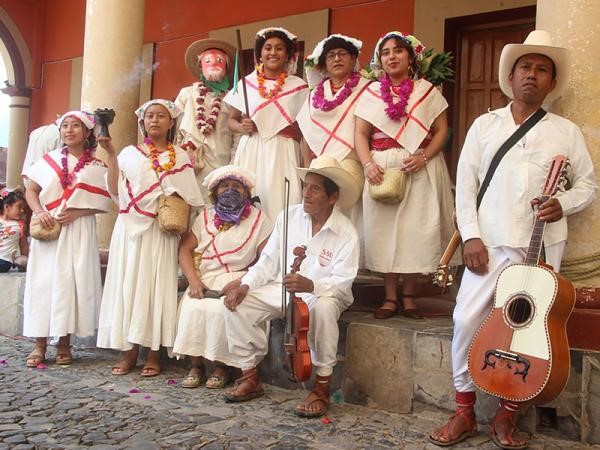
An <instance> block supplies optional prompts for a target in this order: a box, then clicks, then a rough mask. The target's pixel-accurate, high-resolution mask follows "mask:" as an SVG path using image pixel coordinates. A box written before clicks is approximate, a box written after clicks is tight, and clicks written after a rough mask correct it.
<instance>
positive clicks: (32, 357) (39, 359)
mask: <svg viewBox="0 0 600 450" xmlns="http://www.w3.org/2000/svg"><path fill="white" fill-rule="evenodd" d="M45 359H46V346H45V345H39V344H35V346H34V347H33V350H31V353H29V355H27V361H26V362H25V364H26V365H27V367H34V368H35V367H37V366H38V365H40V364H42V363H43V362H44V361H45Z"/></svg>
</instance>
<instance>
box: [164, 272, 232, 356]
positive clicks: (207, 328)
mask: <svg viewBox="0 0 600 450" xmlns="http://www.w3.org/2000/svg"><path fill="white" fill-rule="evenodd" d="M243 273H244V272H230V273H223V274H221V275H219V276H217V277H216V278H213V279H211V280H202V282H203V283H204V284H205V286H206V287H207V288H209V289H214V290H217V291H218V290H221V289H222V288H223V287H224V286H225V285H226V284H227V283H229V282H230V281H231V280H235V279H236V278H239V277H241V276H242V275H243ZM224 314H225V305H224V304H223V299H222V298H220V299H219V298H203V299H198V298H191V297H189V296H188V292H187V291H186V292H185V294H184V295H183V297H182V299H181V302H180V303H179V312H178V321H177V337H176V338H175V344H174V345H173V355H175V356H177V357H182V356H185V355H189V356H203V357H204V358H206V359H208V360H210V361H219V362H222V363H223V364H227V365H228V366H236V363H235V360H234V357H233V355H231V353H229V348H228V346H227V335H226V333H225V331H226V330H225V316H224Z"/></svg>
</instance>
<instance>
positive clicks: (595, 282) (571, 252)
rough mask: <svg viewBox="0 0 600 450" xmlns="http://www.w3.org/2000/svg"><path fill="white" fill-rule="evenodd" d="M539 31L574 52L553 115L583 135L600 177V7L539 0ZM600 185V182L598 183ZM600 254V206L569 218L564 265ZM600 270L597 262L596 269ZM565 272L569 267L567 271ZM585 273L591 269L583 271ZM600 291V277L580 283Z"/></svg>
mask: <svg viewBox="0 0 600 450" xmlns="http://www.w3.org/2000/svg"><path fill="white" fill-rule="evenodd" d="M536 28H538V29H541V30H548V31H550V33H552V37H553V39H554V43H555V44H556V45H560V46H562V47H566V48H568V49H569V50H571V57H572V62H571V68H570V70H571V72H570V73H569V85H568V88H567V90H566V91H565V93H564V94H563V96H562V97H561V98H560V99H559V100H557V101H556V102H555V103H554V105H553V106H552V108H551V110H552V112H555V113H556V114H559V115H561V116H563V117H566V118H567V119H569V120H571V121H573V122H575V123H576V124H577V125H578V126H579V127H580V128H581V130H582V132H583V135H584V137H585V141H586V143H587V146H588V149H589V151H590V154H591V155H592V160H593V161H594V166H595V168H596V175H597V176H598V175H599V174H600V134H599V133H598V130H600V58H598V48H600V2H597V1H593V0H538V2H537V17H536ZM599 179H600V177H599ZM599 251H600V202H598V201H596V202H594V203H593V204H592V205H591V206H590V207H589V208H587V209H586V210H585V211H583V212H581V213H579V214H575V215H574V216H572V217H570V218H569V245H568V246H567V251H566V254H565V257H564V261H567V262H568V261H569V260H573V259H574V258H580V257H585V256H588V255H591V254H593V253H597V252H599ZM595 264H596V265H598V262H597V261H596V263H595ZM565 268H566V267H565ZM578 268H580V269H581V270H585V269H586V268H588V269H589V268H590V266H589V265H588V266H579V267H578ZM576 284H577V285H578V286H594V287H599V286H600V276H599V275H596V276H594V277H592V278H588V279H585V280H582V281H580V282H577V283H576Z"/></svg>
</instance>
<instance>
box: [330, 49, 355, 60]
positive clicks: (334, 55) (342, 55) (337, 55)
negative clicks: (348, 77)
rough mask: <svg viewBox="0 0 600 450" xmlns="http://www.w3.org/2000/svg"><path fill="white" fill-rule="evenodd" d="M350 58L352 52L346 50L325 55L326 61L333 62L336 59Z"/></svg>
mask: <svg viewBox="0 0 600 450" xmlns="http://www.w3.org/2000/svg"><path fill="white" fill-rule="evenodd" d="M348 56H350V52H348V51H346V50H339V51H337V52H334V51H331V52H327V54H326V55H325V59H327V61H333V60H335V59H336V58H340V59H344V58H346V57H348Z"/></svg>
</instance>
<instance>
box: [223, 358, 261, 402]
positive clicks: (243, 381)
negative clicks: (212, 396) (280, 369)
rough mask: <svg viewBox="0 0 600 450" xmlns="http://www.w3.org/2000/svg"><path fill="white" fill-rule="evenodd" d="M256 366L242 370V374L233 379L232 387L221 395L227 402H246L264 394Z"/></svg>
mask: <svg viewBox="0 0 600 450" xmlns="http://www.w3.org/2000/svg"><path fill="white" fill-rule="evenodd" d="M264 393H265V391H264V390H263V388H262V386H261V384H260V380H259V379H258V372H257V370H256V367H255V368H253V369H248V370H244V371H243V372H242V376H241V377H240V378H238V379H237V380H236V381H235V385H234V386H233V388H232V389H229V390H228V391H227V392H225V394H224V395H223V397H224V398H225V401H226V402H228V403H237V402H246V401H248V400H252V399H254V398H257V397H260V396H262V395H264Z"/></svg>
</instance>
